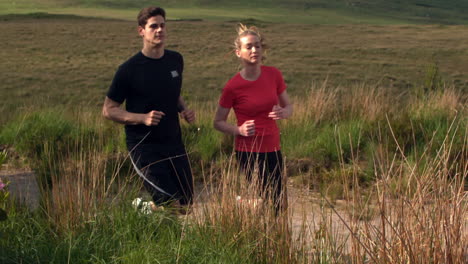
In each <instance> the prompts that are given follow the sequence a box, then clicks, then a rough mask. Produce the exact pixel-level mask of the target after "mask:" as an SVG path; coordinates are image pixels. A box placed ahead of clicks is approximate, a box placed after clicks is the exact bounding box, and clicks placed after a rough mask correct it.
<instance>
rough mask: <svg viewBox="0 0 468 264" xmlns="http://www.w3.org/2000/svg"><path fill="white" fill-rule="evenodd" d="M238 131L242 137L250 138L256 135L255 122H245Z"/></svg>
mask: <svg viewBox="0 0 468 264" xmlns="http://www.w3.org/2000/svg"><path fill="white" fill-rule="evenodd" d="M238 129H239V134H240V135H241V136H244V137H250V136H253V135H255V120H247V121H245V122H244V124H242V125H241V126H240V127H238Z"/></svg>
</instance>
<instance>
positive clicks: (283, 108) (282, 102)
mask: <svg viewBox="0 0 468 264" xmlns="http://www.w3.org/2000/svg"><path fill="white" fill-rule="evenodd" d="M278 100H279V105H275V106H273V109H272V111H271V112H270V113H269V114H268V117H270V118H272V119H273V120H279V119H287V118H289V117H290V116H291V115H292V113H293V106H292V104H291V101H290V100H289V96H288V93H287V92H286V90H285V91H284V92H282V93H281V94H280V95H279V96H278Z"/></svg>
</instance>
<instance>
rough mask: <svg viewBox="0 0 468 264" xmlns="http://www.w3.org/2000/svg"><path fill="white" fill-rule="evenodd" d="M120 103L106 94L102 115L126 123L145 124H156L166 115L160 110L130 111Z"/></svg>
mask: <svg viewBox="0 0 468 264" xmlns="http://www.w3.org/2000/svg"><path fill="white" fill-rule="evenodd" d="M120 105H121V104H120V103H118V102H116V101H114V100H112V99H110V98H109V97H107V96H106V99H105V100H104V105H103V107H102V115H103V116H104V117H105V118H107V119H109V120H112V121H115V122H117V123H121V124H125V125H139V124H145V125H147V126H156V125H158V124H159V121H160V120H161V118H162V117H163V116H164V115H165V114H164V113H163V112H160V111H151V112H149V113H146V114H137V113H130V112H128V111H125V110H124V109H122V108H121V107H120Z"/></svg>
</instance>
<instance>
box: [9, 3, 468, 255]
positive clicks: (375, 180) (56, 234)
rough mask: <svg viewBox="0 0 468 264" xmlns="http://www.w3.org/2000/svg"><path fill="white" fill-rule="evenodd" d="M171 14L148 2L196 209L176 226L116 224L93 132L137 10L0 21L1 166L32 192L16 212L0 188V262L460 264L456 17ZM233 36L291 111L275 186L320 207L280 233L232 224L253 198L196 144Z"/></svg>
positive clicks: (192, 6) (384, 7) (212, 144)
mask: <svg viewBox="0 0 468 264" xmlns="http://www.w3.org/2000/svg"><path fill="white" fill-rule="evenodd" d="M174 2H175V1H170V0H164V1H160V3H161V5H163V4H164V5H163V6H166V5H167V6H168V9H167V11H168V12H169V18H170V19H171V21H169V23H168V30H169V40H168V46H167V47H168V48H169V49H174V50H177V51H179V52H181V53H182V54H183V55H184V59H185V71H184V85H183V93H184V97H185V99H186V101H187V102H188V104H189V105H190V106H191V107H192V108H194V109H195V110H196V111H197V114H198V116H197V118H198V121H197V124H196V126H189V125H186V124H183V125H182V129H183V134H184V141H185V143H186V146H187V150H188V152H189V156H190V160H191V163H192V166H193V171H194V175H195V178H196V181H197V186H198V187H199V188H201V189H203V190H204V191H205V192H206V191H208V192H209V194H210V196H209V197H208V198H207V199H208V202H206V201H204V202H206V203H197V204H196V206H197V208H196V209H197V210H198V211H196V212H195V213H194V214H192V216H190V217H189V218H181V217H179V218H177V217H175V216H174V215H173V214H171V212H170V211H164V212H160V213H157V214H154V215H144V214H140V213H139V212H136V211H135V210H134V209H133V208H131V207H130V201H131V200H132V199H133V198H134V197H136V196H137V195H139V194H138V193H139V191H140V187H141V186H140V185H139V184H140V182H139V181H138V180H137V179H135V175H134V173H132V171H133V170H132V168H131V164H129V161H128V160H127V159H126V153H127V152H126V150H125V146H124V135H123V129H122V127H121V126H120V125H117V124H114V123H112V122H110V121H104V120H103V118H102V116H101V114H100V111H101V106H102V102H103V99H104V97H105V93H106V91H107V89H108V87H109V85H110V83H111V80H112V77H113V74H114V73H115V70H116V69H117V67H118V65H119V64H120V63H122V62H123V61H125V60H126V59H127V58H128V57H130V56H132V55H133V54H134V53H136V52H137V51H138V50H139V49H140V48H141V39H140V38H139V37H138V35H137V33H136V23H135V22H134V21H133V20H134V17H135V15H136V12H137V10H138V9H139V7H140V6H139V5H140V4H147V3H149V1H146V0H142V1H138V3H137V2H135V1H131V0H119V1H98V0H86V1H85V0H64V1H58V0H44V1H38V0H18V1H14V2H1V3H0V39H1V40H2V41H1V44H0V58H2V62H1V63H0V72H1V74H0V113H1V115H0V147H1V148H2V149H3V148H5V150H3V151H2V152H0V153H1V155H0V165H1V163H2V162H6V163H8V165H9V166H10V167H15V166H17V167H21V166H29V167H30V168H32V169H34V171H35V173H36V175H37V179H38V181H39V183H40V188H41V191H42V196H41V210H37V211H34V212H31V211H28V210H27V208H26V207H25V206H24V205H22V204H17V203H15V201H14V200H13V199H9V197H8V195H9V192H8V185H6V186H4V185H3V184H2V185H1V187H0V209H1V211H0V213H3V209H5V210H6V211H7V212H8V219H7V220H6V221H1V220H4V215H3V214H2V215H0V262H2V263H37V262H47V263H153V262H158V263H268V264H269V263H363V264H364V263H457V264H458V263H466V262H467V260H468V252H467V249H468V246H467V245H468V240H467V238H468V236H466V234H467V233H468V222H467V219H468V218H467V215H468V203H467V196H466V195H467V194H466V188H467V186H466V178H467V177H468V167H467V164H468V163H467V157H468V148H467V146H468V133H467V132H468V131H467V129H468V126H467V123H468V119H467V117H468V114H467V111H468V109H467V107H466V106H467V102H468V44H467V43H468V35H467V34H466V31H467V29H468V28H467V26H466V25H447V24H466V21H467V20H466V18H465V15H464V14H465V13H466V9H467V4H465V2H464V1H452V2H450V5H449V4H448V2H444V1H438V0H433V1H426V2H424V3H421V2H419V1H412V0H411V1H407V2H405V3H403V2H402V1H383V0H374V1H366V0H362V1H325V0H314V1H307V0H294V1H288V2H287V4H284V3H286V2H284V1H279V0H271V1H267V0H259V1H256V2H251V1H238V2H236V3H232V2H231V1H224V0H222V1H219V2H216V4H214V3H213V2H212V1H208V0H200V1H191V0H181V1H177V4H174ZM221 4H222V6H223V8H222V9H220V8H219V6H220V5H221ZM181 6H183V7H181ZM260 6H261V8H260ZM285 8H286V9H285ZM284 10H287V13H286V14H285V12H284ZM38 12H39V13H38ZM40 12H47V13H40ZM253 18H255V19H253ZM237 22H244V23H247V24H248V25H256V26H258V27H260V29H261V31H262V32H263V33H264V36H266V38H267V42H268V44H269V46H270V47H271V49H270V50H269V51H268V54H267V56H268V60H267V62H266V64H267V65H273V66H276V67H278V68H279V69H280V70H281V71H282V72H283V74H284V77H285V80H286V82H287V85H288V92H289V94H290V95H291V97H292V101H293V103H294V107H295V114H294V115H293V116H292V117H291V118H290V119H289V120H282V121H280V122H279V126H280V129H281V131H282V149H283V151H284V155H285V158H286V171H287V174H288V176H289V177H290V181H289V183H290V184H291V185H292V186H295V188H296V189H299V188H300V189H304V190H305V191H306V193H307V194H311V192H313V194H315V195H319V196H320V199H317V200H316V201H312V199H311V197H309V196H306V197H304V198H303V199H302V200H301V201H300V202H301V203H302V204H305V207H304V208H302V210H303V211H304V214H303V215H302V216H299V219H297V214H296V215H295V216H296V219H295V220H294V221H295V222H294V223H293V219H292V215H293V212H292V211H293V210H295V209H297V206H296V205H295V204H292V205H291V207H290V211H289V212H288V213H289V214H288V215H286V216H285V217H284V218H276V217H274V216H273V214H270V213H271V212H270V211H268V210H269V209H268V207H265V208H262V209H261V210H260V211H258V210H252V208H248V207H242V206H239V204H238V203H237V201H236V200H235V197H236V195H238V194H239V193H241V194H242V195H244V193H245V194H246V195H247V196H249V195H251V196H255V194H253V193H255V188H248V187H247V188H241V186H248V184H245V183H242V179H243V177H239V174H238V172H237V171H236V170H235V169H236V166H235V162H233V160H232V159H231V158H230V155H231V153H232V152H231V151H232V138H231V137H228V136H223V135H222V134H221V133H219V132H217V131H215V130H214V128H213V127H212V119H213V115H214V109H215V107H216V104H217V100H218V96H219V94H220V92H221V89H222V87H223V85H224V83H225V82H226V81H227V80H228V79H229V78H230V77H231V76H232V75H234V74H235V73H236V72H237V70H238V62H237V60H236V59H235V58H234V56H233V54H232V41H233V38H234V37H235V26H236V23H237ZM432 23H435V24H432ZM441 24H444V25H441ZM0 150H1V149H0ZM2 168H3V167H2ZM0 180H2V179H0ZM239 181H241V182H239ZM291 185H290V186H291ZM338 201H340V204H345V206H343V207H341V209H339V210H340V211H339V212H338V211H336V210H338ZM309 207H310V208H314V209H313V210H312V209H305V208H309ZM270 209H271V208H270ZM311 214H312V216H313V217H312V220H311V218H310V216H311ZM333 218H334V219H335V220H332V219H333ZM337 218H340V219H338V220H336V219H337ZM291 225H292V226H294V228H292V226H291ZM343 229H344V231H343Z"/></svg>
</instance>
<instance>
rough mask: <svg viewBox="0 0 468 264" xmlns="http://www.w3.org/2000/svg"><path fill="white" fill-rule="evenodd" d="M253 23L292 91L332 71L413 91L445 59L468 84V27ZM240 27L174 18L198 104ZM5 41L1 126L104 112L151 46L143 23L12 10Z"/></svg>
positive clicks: (220, 74) (210, 96)
mask: <svg viewBox="0 0 468 264" xmlns="http://www.w3.org/2000/svg"><path fill="white" fill-rule="evenodd" d="M249 24H255V25H258V26H260V28H261V30H262V31H263V32H264V35H265V37H266V38H267V41H268V43H269V44H270V46H271V49H270V50H269V52H268V57H269V58H268V60H267V62H266V64H268V65H273V66H276V67H278V68H279V69H280V70H281V71H282V72H283V74H284V77H285V80H286V82H287V85H288V91H289V93H290V94H291V95H295V96H302V95H304V94H305V93H307V92H308V90H310V87H311V84H312V83H322V82H323V80H325V79H327V78H328V82H329V83H330V84H331V85H333V86H341V87H344V89H346V87H352V86H353V85H354V84H355V83H362V82H367V83H371V84H376V83H378V84H379V85H380V86H382V87H387V88H388V89H390V90H392V91H395V93H396V94H398V93H400V92H401V93H404V92H408V91H412V90H413V89H419V88H420V87H423V86H424V78H426V72H427V69H428V67H429V66H430V65H435V64H436V65H437V67H438V75H439V76H440V79H441V81H443V82H444V83H447V84H453V85H454V86H455V87H457V88H459V89H462V90H463V89H464V91H466V89H467V88H468V77H467V76H468V72H467V69H468V65H467V61H468V53H467V52H466V50H467V49H468V46H467V44H466V43H468V37H467V35H466V34H464V33H465V31H466V27H465V26H416V25H407V26H397V25H392V26H378V25H305V24H301V25H295V26H291V25H290V24H272V23H266V22H259V21H255V20H253V21H252V20H250V23H249ZM235 26H236V22H207V21H179V22H175V21H173V22H171V23H169V42H168V48H169V49H174V50H177V51H179V52H181V53H182V54H183V55H184V58H185V72H184V87H183V90H184V95H185V96H186V97H187V101H188V103H189V104H194V103H196V102H205V101H212V102H213V101H217V100H218V96H219V94H220V91H221V89H222V87H223V85H224V84H225V82H226V81H227V80H228V79H229V78H230V77H231V76H233V75H234V74H235V73H236V71H237V69H238V62H237V61H236V59H235V58H234V55H233V54H232V53H230V51H231V47H232V41H233V39H234V37H235ZM194 35H195V36H196V37H193V36H194ZM44 36H47V37H46V38H45V37H44ZM0 38H1V39H2V41H3V42H2V43H3V44H4V47H5V48H2V49H1V50H0V56H1V57H2V64H0V71H1V72H2V75H0V83H1V85H0V94H1V95H2V96H1V97H0V110H1V111H2V113H4V114H3V115H2V116H1V117H0V124H4V123H5V122H6V121H7V120H10V119H12V118H14V115H15V113H18V112H22V111H27V110H28V109H37V108H43V107H45V108H48V107H50V106H58V107H60V108H61V109H64V110H66V109H73V108H75V107H76V106H77V105H80V106H83V107H90V108H94V109H95V111H99V108H100V106H101V104H102V101H103V98H104V96H105V93H106V91H107V89H108V87H109V85H110V82H111V80H112V77H113V74H114V73H115V70H116V68H117V67H118V65H119V64H121V63H122V62H123V61H125V60H126V59H127V58H129V57H130V56H132V55H133V54H134V53H136V52H137V51H138V50H139V49H140V46H141V40H140V38H139V37H138V36H137V34H136V30H135V23H134V22H127V21H117V20H102V19H83V18H82V17H72V16H53V15H52V16H51V15H44V14H42V15H38V14H35V15H26V16H6V17H3V20H2V19H0Z"/></svg>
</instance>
